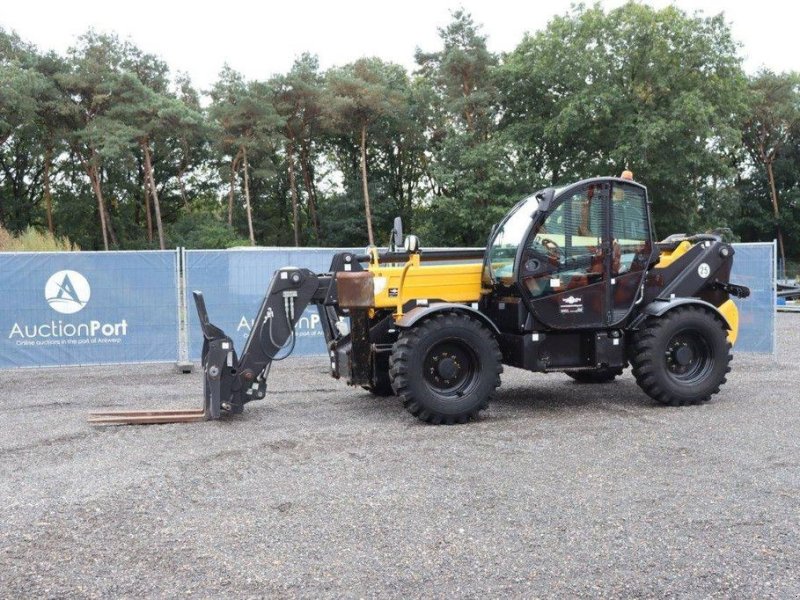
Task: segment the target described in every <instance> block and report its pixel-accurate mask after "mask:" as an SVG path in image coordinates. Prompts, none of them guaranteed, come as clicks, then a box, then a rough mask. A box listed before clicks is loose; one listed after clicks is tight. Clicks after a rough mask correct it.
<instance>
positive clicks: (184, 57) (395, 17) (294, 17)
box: [0, 0, 800, 89]
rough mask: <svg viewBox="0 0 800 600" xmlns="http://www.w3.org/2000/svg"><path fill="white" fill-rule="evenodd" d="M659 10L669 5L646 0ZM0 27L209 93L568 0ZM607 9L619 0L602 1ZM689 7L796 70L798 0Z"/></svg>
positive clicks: (145, 6)
mask: <svg viewBox="0 0 800 600" xmlns="http://www.w3.org/2000/svg"><path fill="white" fill-rule="evenodd" d="M646 3H647V4H650V5H653V6H656V7H663V6H666V5H668V4H670V2H667V1H663V0H647V2H646ZM3 4H4V6H3V7H2V10H1V11H0V25H2V26H3V27H5V28H7V29H14V30H16V31H17V32H18V33H19V34H20V35H21V36H22V37H23V38H24V39H26V40H28V41H31V42H33V43H34V44H36V45H37V46H39V48H40V49H42V50H50V49H53V50H57V51H59V52H64V51H65V50H66V49H67V48H68V47H69V46H70V45H72V44H73V42H74V40H75V38H76V37H77V36H78V35H80V34H81V33H83V32H85V31H86V30H87V29H88V28H89V27H94V28H95V29H96V30H98V31H101V32H111V31H114V32H116V33H118V34H119V35H120V36H121V37H123V38H130V39H131V40H132V41H133V42H134V43H136V44H137V45H138V46H139V47H140V48H142V49H143V50H145V51H146V52H150V53H154V54H157V55H159V56H161V57H162V58H163V59H165V60H166V61H167V63H168V64H169V66H170V68H171V69H172V70H173V72H174V71H178V70H180V71H187V72H188V73H189V74H190V75H191V77H192V79H193V81H194V82H195V84H196V85H198V86H199V87H201V88H203V89H205V88H207V87H209V86H210V84H211V83H212V82H213V81H214V80H215V78H216V75H217V73H218V72H219V70H220V68H221V67H222V65H223V63H225V62H228V63H229V64H230V65H231V66H232V67H233V68H235V69H237V70H239V71H241V72H243V73H244V74H245V76H246V77H248V78H259V79H263V78H267V77H269V76H270V75H272V74H274V73H279V72H284V71H286V70H288V69H289V67H290V66H291V64H292V61H293V60H294V58H295V57H296V56H297V55H298V54H300V53H301V52H304V51H309V52H312V53H316V54H317V55H318V56H319V58H320V63H321V65H322V67H323V68H328V67H330V66H333V65H340V64H344V63H346V62H349V61H352V60H354V59H356V58H358V57H359V56H364V55H375V56H380V57H381V58H383V59H386V60H391V61H394V62H397V63H400V64H402V65H405V66H406V67H408V68H413V56H414V49H415V47H417V46H419V47H421V48H422V49H423V50H434V49H436V48H437V47H438V38H437V31H436V29H437V27H441V26H443V25H445V24H447V22H448V21H449V11H450V10H451V9H455V8H458V7H459V6H463V7H464V8H465V9H467V10H468V11H469V12H471V13H472V15H473V17H474V19H475V21H476V22H478V23H482V24H483V31H484V33H485V34H487V35H488V44H489V48H490V49H491V50H494V51H507V50H511V49H513V48H514V46H516V44H517V43H518V42H519V41H520V40H521V39H522V35H523V33H524V32H526V31H536V30H538V29H541V28H543V27H544V26H545V25H546V23H547V21H548V20H549V19H550V18H551V17H552V16H553V15H556V14H563V13H565V12H567V11H568V10H569V7H570V0H548V1H546V2H536V1H534V0H528V1H527V2H526V1H524V0H521V1H516V2H511V1H507V0H491V1H487V0H460V1H459V0H441V1H438V0H427V1H424V0H401V1H395V2H385V1H384V2H381V1H380V0H372V1H363V0H329V1H327V2H325V1H321V0H294V2H281V3H274V4H273V3H271V2H263V1H262V2H252V1H249V0H229V1H227V2H209V3H208V4H206V3H205V2H198V1H196V2H187V1H183V0H180V1H178V0H160V1H154V0H134V1H132V2H115V1H114V0H66V1H65V0H59V1H56V2H41V1H40V2H36V1H28V2H25V1H22V2H20V1H14V0H5V2H3ZM602 4H603V5H604V6H606V7H607V8H611V7H615V6H619V5H620V4H623V2H622V0H606V1H604V2H602ZM674 4H676V5H677V6H679V7H680V8H682V9H683V10H685V11H687V12H689V13H692V12H694V11H702V12H703V13H704V14H705V15H714V14H717V13H719V12H724V13H725V15H726V18H727V20H728V21H729V22H730V23H731V25H732V30H733V33H734V36H735V38H736V39H737V40H738V41H740V42H741V43H742V49H741V55H742V56H743V57H744V59H745V63H744V65H745V68H746V70H747V71H749V72H753V71H755V70H756V69H758V68H759V67H760V66H762V65H766V66H768V67H770V68H771V69H773V70H776V71H786V70H800V58H798V56H800V53H798V50H797V46H796V42H795V40H796V36H797V28H798V23H799V22H800V3H797V2H788V1H783V2H781V1H778V0H756V1H754V0H747V1H743V0H729V1H727V2H726V1H723V0H676V1H675V2H674Z"/></svg>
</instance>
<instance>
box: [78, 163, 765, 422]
mask: <svg viewBox="0 0 800 600" xmlns="http://www.w3.org/2000/svg"><path fill="white" fill-rule="evenodd" d="M398 221H399V220H396V222H395V227H394V229H393V231H392V242H391V243H390V246H389V248H388V249H387V250H383V251H379V250H378V249H377V248H375V247H370V248H367V251H366V252H365V253H364V254H363V255H359V254H355V253H349V252H345V253H340V254H337V255H335V256H334V258H333V261H332V264H331V267H330V272H329V273H325V274H315V273H312V272H311V271H309V270H308V269H303V268H295V267H286V268H282V269H280V270H279V271H277V272H276V273H275V274H274V276H273V278H272V281H271V283H270V284H269V287H268V289H267V292H266V294H265V296H264V299H263V301H262V303H261V307H260V308H259V310H258V314H257V316H256V319H255V322H254V326H253V329H252V331H251V333H250V335H249V337H248V339H247V342H246V344H245V346H244V349H243V351H242V353H241V355H238V354H237V353H236V350H235V349H234V345H233V341H232V340H231V338H230V337H229V336H228V335H226V334H225V333H224V332H223V331H222V330H221V329H219V328H218V327H216V326H214V325H213V324H212V323H211V321H210V320H209V317H208V313H207V311H206V307H205V303H204V301H203V295H202V294H201V293H200V292H194V299H195V303H196V306H197V311H198V314H199V316H200V322H201V326H202V330H203V336H204V343H203V352H202V367H203V373H204V382H205V384H204V387H205V390H204V403H203V407H202V408H201V409H196V410H179V411H158V410H156V411H135V412H115V413H95V414H93V415H91V416H90V421H91V422H93V423H98V424H125V423H129V424H133V423H166V422H187V421H200V420H207V419H217V418H219V417H220V416H221V415H224V414H236V413H241V412H242V410H243V408H244V405H245V404H247V403H248V402H250V401H252V400H257V399H261V398H263V397H264V396H265V395H266V392H267V377H268V375H269V371H270V366H271V364H272V361H273V359H275V357H276V355H278V354H279V353H281V352H285V349H286V348H287V347H289V350H291V346H293V344H294V326H295V324H296V323H297V321H298V320H299V319H300V317H301V315H302V313H303V310H304V308H305V307H306V306H308V305H309V304H314V305H315V306H316V307H317V310H318V311H319V316H320V321H321V324H322V327H323V331H324V334H325V340H326V343H327V351H328V360H329V362H330V371H331V375H332V376H333V377H335V378H337V379H344V380H345V381H346V382H347V383H348V384H349V385H353V386H362V387H364V388H366V389H368V390H369V391H370V392H372V393H373V394H375V395H377V396H388V395H392V394H396V395H397V396H399V397H400V398H402V400H403V403H404V405H405V407H406V408H407V409H408V411H409V412H410V413H411V414H413V415H414V416H416V417H418V418H419V419H421V420H423V421H426V422H428V423H434V424H453V423H465V422H467V421H469V420H470V419H473V418H475V417H476V416H477V415H478V414H479V413H480V411H481V410H483V409H485V408H486V407H487V405H488V403H489V401H490V400H491V399H492V398H493V396H494V395H495V392H496V390H497V388H498V386H499V385H500V374H501V373H502V371H503V365H509V366H512V367H518V368H522V369H528V370H530V371H541V372H552V371H563V372H565V373H567V375H569V376H570V377H572V378H573V379H575V380H576V381H578V382H582V383H598V384H599V383H607V382H610V381H612V380H613V379H614V378H615V377H617V376H618V375H620V374H621V373H622V372H623V369H625V368H626V367H627V366H628V365H630V366H631V367H632V372H633V376H634V377H635V378H636V381H637V383H638V384H639V386H640V387H641V388H642V390H644V392H645V393H646V394H647V395H649V396H650V397H651V398H653V399H655V400H656V401H657V402H660V403H662V404H669V405H686V404H698V403H701V402H706V401H707V400H709V399H710V398H711V396H712V395H714V394H716V393H717V392H718V391H719V389H720V386H721V385H722V384H723V383H725V377H726V374H727V373H728V372H729V371H730V361H731V358H732V356H731V347H732V345H733V343H734V342H735V341H736V335H737V332H738V311H737V308H736V305H735V304H734V302H733V301H732V300H731V296H734V297H738V298H745V297H747V296H748V295H749V293H750V292H749V290H748V289H747V288H746V287H743V286H738V285H734V284H732V283H730V282H729V276H730V271H731V265H732V263H733V255H734V251H733V248H732V247H731V246H730V245H729V244H727V243H725V242H723V241H722V239H721V238H720V237H719V236H717V235H712V234H699V235H689V236H687V235H683V234H678V235H672V236H670V237H668V238H666V239H665V240H663V241H662V242H656V240H655V237H654V233H653V224H652V219H651V215H650V202H649V199H648V195H647V189H646V188H645V187H644V186H643V185H640V184H639V183H636V182H635V181H633V179H632V175H631V174H630V172H626V173H623V176H622V177H598V178H592V179H586V180H583V181H579V182H577V183H574V184H571V185H566V186H564V187H559V188H552V187H550V188H546V189H543V190H540V191H538V192H536V193H534V194H533V195H531V196H529V197H527V198H524V199H522V200H521V201H520V202H519V203H518V204H517V205H516V206H514V208H513V209H511V211H510V212H509V213H508V214H507V215H506V217H505V218H504V219H503V221H502V222H501V223H500V224H499V225H496V226H495V227H493V229H492V232H491V234H490V236H489V240H488V244H487V246H486V248H485V249H484V248H480V249H466V250H463V249H462V250H435V251H425V250H424V249H421V248H420V245H419V240H418V239H417V238H416V237H415V236H413V235H411V236H408V237H406V238H405V240H404V245H403V247H402V248H399V247H398V246H399V244H398V242H399V240H401V239H402V225H401V223H399V222H398ZM345 317H347V318H348V319H349V323H348V319H345Z"/></svg>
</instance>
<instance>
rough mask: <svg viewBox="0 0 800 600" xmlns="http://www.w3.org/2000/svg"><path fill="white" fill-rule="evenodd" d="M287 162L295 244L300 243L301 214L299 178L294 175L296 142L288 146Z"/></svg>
mask: <svg viewBox="0 0 800 600" xmlns="http://www.w3.org/2000/svg"><path fill="white" fill-rule="evenodd" d="M286 162H287V163H288V167H289V189H290V190H291V193H292V226H293V227H294V245H295V246H299V245H300V214H299V209H298V202H297V179H296V178H295V175H294V143H293V142H289V144H288V145H287V146H286Z"/></svg>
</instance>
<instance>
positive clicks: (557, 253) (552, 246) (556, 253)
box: [540, 238, 563, 258]
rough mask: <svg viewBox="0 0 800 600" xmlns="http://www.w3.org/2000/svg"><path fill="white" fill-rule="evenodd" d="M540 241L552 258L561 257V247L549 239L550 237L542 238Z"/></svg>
mask: <svg viewBox="0 0 800 600" xmlns="http://www.w3.org/2000/svg"><path fill="white" fill-rule="evenodd" d="M540 243H541V244H542V246H543V247H544V249H545V250H547V253H548V254H549V255H550V256H552V257H553V258H561V256H562V254H563V253H562V252H561V248H559V246H558V244H556V243H555V242H554V241H553V240H551V239H550V238H542V241H541V242H540Z"/></svg>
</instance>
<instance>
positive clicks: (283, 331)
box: [89, 267, 332, 425]
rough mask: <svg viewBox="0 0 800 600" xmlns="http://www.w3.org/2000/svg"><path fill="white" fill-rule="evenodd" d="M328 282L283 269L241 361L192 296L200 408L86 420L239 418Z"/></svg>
mask: <svg viewBox="0 0 800 600" xmlns="http://www.w3.org/2000/svg"><path fill="white" fill-rule="evenodd" d="M331 281H332V277H331V276H329V275H319V276H318V275H315V274H314V273H312V272H311V271H309V270H308V269H298V268H295V267H285V268H283V269H281V270H279V271H276V272H275V274H274V275H273V277H272V281H271V282H270V285H269V288H268V289H267V293H266V294H265V295H264V299H263V300H262V302H261V307H260V308H259V310H258V314H257V316H256V318H255V321H254V322H253V328H252V330H251V331H250V336H249V337H248V338H247V342H246V343H245V347H244V350H243V352H242V356H241V359H239V358H238V357H237V355H236V350H235V348H234V345H233V340H232V339H231V338H230V337H229V336H228V335H226V334H225V332H224V331H222V329H220V328H219V327H217V326H216V325H214V324H212V323H211V321H210V319H209V317H208V311H207V310H206V304H205V300H204V299H203V294H202V292H199V291H195V292H193V293H192V294H193V296H194V303H195V306H196V308H197V315H198V316H199V318H200V327H201V329H202V331H203V353H202V366H203V406H202V408H197V409H184V410H138V411H111V412H97V413H91V414H90V415H89V422H90V423H92V424H95V425H149V424H156V423H193V422H196V421H209V420H212V419H219V418H220V416H221V415H223V414H238V413H241V412H242V411H243V410H244V405H245V404H247V403H248V402H250V401H252V400H258V399H261V398H263V397H264V396H265V395H266V392H267V377H268V376H269V369H270V366H271V365H272V361H273V359H274V358H275V356H277V355H278V353H279V352H280V351H281V350H282V349H283V348H285V347H286V346H287V345H289V346H290V347H289V349H288V352H287V354H288V353H290V352H291V351H292V350H293V349H294V342H295V338H294V327H295V325H296V324H297V321H298V320H299V319H300V317H301V316H302V315H303V311H304V310H305V308H306V307H307V306H308V305H309V304H310V303H312V302H314V303H315V304H317V305H318V306H319V305H321V304H322V303H323V302H324V300H325V298H326V296H327V293H328V287H329V286H330V282H331ZM320 308H321V306H320ZM323 312H324V311H322V310H321V311H320V313H321V314H320V317H321V318H323V317H324V316H325V315H323V314H322V313H323ZM287 342H288V344H287ZM279 360H280V359H279Z"/></svg>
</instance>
